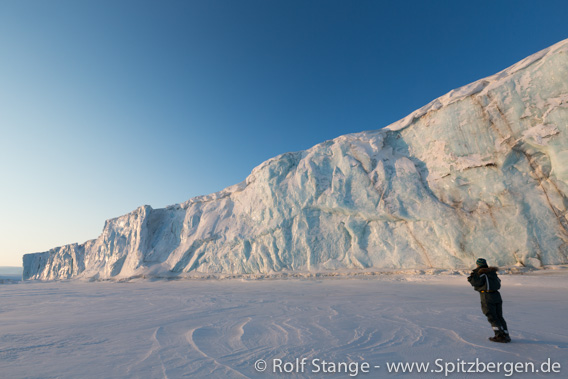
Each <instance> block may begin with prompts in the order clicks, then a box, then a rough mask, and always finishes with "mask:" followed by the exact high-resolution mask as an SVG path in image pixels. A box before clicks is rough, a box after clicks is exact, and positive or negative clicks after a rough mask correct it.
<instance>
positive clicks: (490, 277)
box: [467, 267, 501, 292]
mask: <svg viewBox="0 0 568 379" xmlns="http://www.w3.org/2000/svg"><path fill="white" fill-rule="evenodd" d="M497 271H499V269H498V268H497V267H478V268H476V269H475V270H473V271H472V272H471V275H470V276H469V277H468V278H467V281H468V282H469V283H470V284H471V285H472V286H473V289H474V290H476V291H479V292H481V291H497V290H498V289H500V288H501V279H499V277H498V276H497Z"/></svg>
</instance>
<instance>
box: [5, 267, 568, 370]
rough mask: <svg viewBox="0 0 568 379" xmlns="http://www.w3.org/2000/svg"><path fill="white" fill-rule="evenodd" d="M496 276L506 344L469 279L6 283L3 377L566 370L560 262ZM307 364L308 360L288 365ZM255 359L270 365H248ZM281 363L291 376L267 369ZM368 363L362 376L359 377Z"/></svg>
mask: <svg viewBox="0 0 568 379" xmlns="http://www.w3.org/2000/svg"><path fill="white" fill-rule="evenodd" d="M501 278H502V283H503V286H502V291H501V293H502V296H503V299H504V316H505V318H506V320H507V322H508V323H509V328H510V331H511V336H512V338H513V342H512V343H510V344H497V343H492V342H490V341H488V339H487V338H488V337H489V336H490V335H491V334H492V331H491V328H490V326H489V324H488V322H487V321H486V319H485V316H484V315H483V314H482V313H481V309H480V305H479V295H478V294H477V293H476V292H474V291H473V289H472V288H471V286H470V285H469V283H468V282H467V281H466V276H464V275H463V274H437V275H379V276H372V277H368V278H367V277H365V278H341V279H334V278H324V279H321V278H311V279H277V280H268V279H265V280H240V279H230V280H185V281H182V280H180V281H153V282H152V281H146V280H138V281H130V282H81V281H63V282H18V283H12V284H9V282H7V283H8V284H2V285H0V376H1V377H2V378H184V377H196V378H205V377H208V378H211V377H212V378H245V377H250V378H257V377H282V378H296V377H314V378H327V377H383V376H384V377H408V378H416V377H420V378H422V377H443V376H444V372H443V371H442V372H432V370H433V371H441V370H443V368H446V367H447V368H448V370H451V369H452V366H451V365H454V368H453V370H454V372H449V373H448V377H450V378H486V377H489V378H495V377H508V376H510V374H511V372H510V371H506V370H507V369H511V367H512V363H513V362H521V364H522V365H523V367H525V365H526V367H530V364H531V363H532V365H533V366H534V367H535V369H539V370H540V368H541V367H544V368H545V369H546V368H547V367H548V366H546V365H545V366H541V364H542V363H543V362H547V361H548V360H549V359H550V361H551V362H557V363H558V364H559V365H560V368H558V366H556V367H557V368H556V371H560V373H542V372H539V373H524V374H518V373H515V374H514V375H513V377H526V378H538V377H543V378H548V377H551V378H553V377H562V378H564V377H566V375H567V373H568V371H567V370H568V367H567V366H568V330H567V329H566V323H565V320H566V315H567V314H568V291H566V289H567V288H568V269H567V268H566V267H561V268H556V269H552V270H542V271H538V272H535V273H530V274H524V275H501ZM303 358H305V359H306V364H305V365H304V366H301V364H296V363H295V362H296V359H298V360H299V362H301V361H302V359H303ZM261 359H262V360H264V361H265V362H266V364H267V365H266V370H265V371H264V372H258V371H256V370H255V362H257V361H258V360H261ZM476 359H477V362H480V363H483V364H491V363H492V364H494V365H495V367H497V365H498V364H499V362H501V364H502V366H501V371H500V372H496V373H488V372H485V373H463V372H458V371H462V370H467V371H469V370H471V369H472V366H471V364H470V363H469V362H476ZM313 360H315V361H313ZM318 360H319V361H318ZM323 361H326V362H327V363H326V364H325V365H324V364H323ZM279 362H282V364H281V365H280V366H278V363H279ZM342 362H343V365H342ZM353 362H356V363H353ZM396 362H401V363H408V364H412V363H413V362H416V363H425V364H426V363H429V364H430V366H429V372H428V373H426V374H425V373H416V372H414V373H405V374H403V373H400V372H399V373H398V374H396V373H389V371H388V364H391V363H396ZM460 362H464V363H465V364H461V363H460ZM275 363H276V364H277V367H276V368H277V370H278V367H281V368H282V370H284V369H286V370H288V371H290V370H291V371H293V372H291V373H273V369H274V364H275ZM348 363H351V366H349V367H350V369H348V368H347V367H348V365H347V364H348ZM365 363H366V364H368V365H369V366H370V369H369V371H370V372H369V373H363V372H362V371H361V368H362V367H363V368H364V366H363V364H365ZM436 363H437V364H436ZM507 363H508V365H507ZM258 365H259V366H258V367H259V368H263V365H262V363H258ZM334 365H335V367H334ZM355 365H357V367H358V368H359V372H356V368H355ZM460 365H461V367H460ZM374 366H380V367H378V368H375V367H374ZM476 367H477V369H478V370H481V369H482V368H483V366H480V365H479V364H478V365H477V366H476ZM318 368H319V370H320V372H319V373H316V372H314V371H317V370H318ZM324 370H326V371H333V370H335V371H339V370H342V372H341V373H335V374H333V373H330V372H327V373H322V372H321V371H324ZM302 371H303V372H302Z"/></svg>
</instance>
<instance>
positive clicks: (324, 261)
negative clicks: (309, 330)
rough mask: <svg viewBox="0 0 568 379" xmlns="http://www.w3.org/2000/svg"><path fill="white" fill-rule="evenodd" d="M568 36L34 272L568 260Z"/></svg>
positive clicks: (49, 256)
mask: <svg viewBox="0 0 568 379" xmlns="http://www.w3.org/2000/svg"><path fill="white" fill-rule="evenodd" d="M567 129H568V40H565V41H562V42H560V43H558V44H556V45H554V46H552V47H550V48H548V49H545V50H543V51H541V52H539V53H537V54H535V55H533V56H530V57H528V58H526V59H525V60H523V61H521V62H519V63H517V64H515V65H514V66H512V67H509V68H508V69H506V70H504V71H502V72H500V73H498V74H496V75H493V76H491V77H488V78H485V79H482V80H479V81H477V82H475V83H472V84H469V85H467V86H464V87H462V88H460V89H457V90H454V91H452V92H450V93H448V94H447V95H445V96H442V97H441V98H439V99H436V100H434V101H433V102H431V103H430V104H428V105H426V106H424V107H423V108H421V109H418V110H417V111H415V112H413V113H412V114H410V115H409V116H407V117H406V118H404V119H402V120H400V121H398V122H397V123H394V124H392V125H390V126H388V127H386V128H384V129H381V130H377V131H369V132H362V133H356V134H350V135H345V136H341V137H338V138H336V139H334V140H330V141H326V142H323V143H321V144H319V145H316V146H314V147H313V148H311V149H309V150H306V151H302V152H296V153H287V154H283V155H280V156H278V157H275V158H273V159H270V160H268V161H266V162H264V163H263V164H261V165H260V166H258V167H256V168H255V169H254V170H253V171H252V173H251V175H250V176H249V177H248V178H247V179H246V181H244V182H242V183H240V184H237V185H235V186H232V187H229V188H227V189H225V190H223V191H221V192H218V193H215V194H212V195H208V196H201V197H196V198H193V199H190V200H189V201H187V202H185V203H182V204H177V205H174V206H170V207H167V208H164V209H152V208H151V207H150V206H142V207H140V208H138V209H136V210H135V211H133V212H132V213H129V214H127V215H124V216H121V217H118V218H115V219H112V220H108V221H107V222H106V224H105V227H104V230H103V233H102V234H101V235H100V236H99V237H98V238H97V239H96V240H91V241H88V242H86V243H84V244H81V245H79V244H73V245H67V246H63V247H58V248H55V249H52V250H50V251H47V252H43V253H36V254H27V255H25V256H24V258H23V264H24V279H42V280H50V279H63V278H72V277H89V278H100V279H104V278H128V277H132V276H136V275H146V276H191V275H197V274H200V273H206V274H216V273H227V274H247V273H258V274H269V273H273V272H279V271H295V270H301V271H327V270H338V269H344V270H358V269H368V268H377V269H382V268H392V269H395V268H465V267H471V266H472V264H473V262H474V261H475V259H476V258H477V257H478V256H483V257H485V258H486V259H488V260H489V261H490V262H491V264H494V265H501V266H512V265H524V266H536V267H540V266H542V265H551V264H561V263H568V220H567V213H566V210H567V206H568V199H567V197H566V194H567V193H568V192H567V191H568V140H567V138H568V137H567V136H568V130H567Z"/></svg>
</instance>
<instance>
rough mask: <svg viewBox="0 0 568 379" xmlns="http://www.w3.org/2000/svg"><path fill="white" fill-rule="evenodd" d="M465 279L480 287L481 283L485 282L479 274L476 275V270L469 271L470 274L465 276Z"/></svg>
mask: <svg viewBox="0 0 568 379" xmlns="http://www.w3.org/2000/svg"><path fill="white" fill-rule="evenodd" d="M467 281H468V282H469V283H470V284H471V285H472V286H474V287H480V286H482V285H483V284H485V282H484V281H483V279H482V278H480V277H479V275H477V272H475V271H472V272H471V275H470V276H469V277H468V278H467Z"/></svg>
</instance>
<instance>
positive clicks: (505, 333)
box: [503, 330, 511, 342]
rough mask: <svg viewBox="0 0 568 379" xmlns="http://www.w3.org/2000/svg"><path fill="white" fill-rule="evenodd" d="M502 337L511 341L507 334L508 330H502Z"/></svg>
mask: <svg viewBox="0 0 568 379" xmlns="http://www.w3.org/2000/svg"><path fill="white" fill-rule="evenodd" d="M503 337H505V342H511V337H510V336H509V331H508V330H503Z"/></svg>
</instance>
